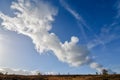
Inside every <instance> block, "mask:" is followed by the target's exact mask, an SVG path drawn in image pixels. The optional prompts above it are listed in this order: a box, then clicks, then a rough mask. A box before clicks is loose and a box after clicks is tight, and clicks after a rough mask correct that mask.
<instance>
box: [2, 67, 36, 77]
mask: <svg viewBox="0 0 120 80" xmlns="http://www.w3.org/2000/svg"><path fill="white" fill-rule="evenodd" d="M0 72H2V73H3V74H17V75H37V74H38V71H37V70H35V71H28V70H22V69H11V68H6V67H4V68H0Z"/></svg>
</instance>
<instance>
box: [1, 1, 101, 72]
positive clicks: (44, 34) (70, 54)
mask: <svg viewBox="0 0 120 80" xmlns="http://www.w3.org/2000/svg"><path fill="white" fill-rule="evenodd" d="M11 9H13V10H14V17H11V16H8V15H5V14H3V13H2V12H0V18H1V19H2V20H3V21H2V23H1V25H2V27H3V28H5V29H7V30H10V31H15V32H17V33H19V34H23V35H26V36H28V37H30V38H31V39H32V41H33V43H34V45H35V48H36V50H37V51H38V52H39V53H40V54H44V53H45V52H48V51H52V52H53V53H54V55H55V56H56V57H57V58H58V60H59V61H62V62H65V63H68V64H69V65H71V66H81V65H83V64H91V65H92V66H94V67H93V68H94V69H97V70H98V68H99V69H100V70H102V67H99V66H97V65H99V64H97V63H94V64H93V62H94V61H93V60H92V58H91V57H90V52H89V50H88V48H87V46H84V45H78V42H79V39H78V38H77V37H75V36H72V37H71V40H70V41H65V42H64V43H62V42H61V41H60V39H59V38H58V37H57V35H56V34H55V33H52V32H50V30H51V29H52V22H53V21H54V16H55V15H57V9H56V8H55V7H53V6H52V5H50V4H48V3H45V2H43V1H39V2H38V1H37V0H36V1H32V2H31V1H29V0H18V1H17V2H13V3H12V5H11ZM68 10H69V11H70V12H71V13H72V14H73V15H74V16H75V18H77V19H79V16H78V15H77V14H76V13H75V12H74V11H72V10H71V9H69V8H68Z"/></svg>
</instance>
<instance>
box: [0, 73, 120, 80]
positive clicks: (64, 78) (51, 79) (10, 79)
mask: <svg viewBox="0 0 120 80" xmlns="http://www.w3.org/2000/svg"><path fill="white" fill-rule="evenodd" d="M0 80H120V74H114V75H27V76H25V75H0Z"/></svg>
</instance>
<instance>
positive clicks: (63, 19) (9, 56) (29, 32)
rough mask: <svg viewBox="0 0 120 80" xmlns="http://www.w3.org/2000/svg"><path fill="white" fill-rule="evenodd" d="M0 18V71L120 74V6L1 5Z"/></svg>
mask: <svg viewBox="0 0 120 80" xmlns="http://www.w3.org/2000/svg"><path fill="white" fill-rule="evenodd" d="M20 1H21V2H20ZM22 1H23V2H22ZM12 2H16V4H17V5H20V3H21V4H23V5H22V6H21V7H23V8H24V9H21V10H19V8H20V7H18V6H16V5H14V4H12ZM27 3H29V4H30V5H29V4H27ZM11 5H12V8H10V6H11ZM15 9H16V10H15ZM0 12H1V13H0V23H1V25H0V68H1V69H0V70H1V71H7V70H8V69H9V70H10V71H8V72H9V73H12V72H11V71H12V70H13V73H15V71H14V69H19V70H27V71H34V70H38V71H40V72H42V73H65V74H67V73H68V72H69V73H71V74H90V73H95V72H96V71H97V70H98V71H99V70H100V69H102V68H106V69H111V70H112V71H113V72H117V73H120V69H119V67H120V62H119V56H120V54H119V53H120V1H119V0H109V1H106V0H91V1H89V0H76V1H74V0H38V1H34V0H31V1H29V0H28V1H26V2H25V1H24V0H18V1H17V0H9V1H8V0H0ZM15 12H18V14H14V13H15ZM19 15H20V16H19ZM18 16H19V17H18ZM5 69H6V70H5ZM18 73H19V71H18Z"/></svg>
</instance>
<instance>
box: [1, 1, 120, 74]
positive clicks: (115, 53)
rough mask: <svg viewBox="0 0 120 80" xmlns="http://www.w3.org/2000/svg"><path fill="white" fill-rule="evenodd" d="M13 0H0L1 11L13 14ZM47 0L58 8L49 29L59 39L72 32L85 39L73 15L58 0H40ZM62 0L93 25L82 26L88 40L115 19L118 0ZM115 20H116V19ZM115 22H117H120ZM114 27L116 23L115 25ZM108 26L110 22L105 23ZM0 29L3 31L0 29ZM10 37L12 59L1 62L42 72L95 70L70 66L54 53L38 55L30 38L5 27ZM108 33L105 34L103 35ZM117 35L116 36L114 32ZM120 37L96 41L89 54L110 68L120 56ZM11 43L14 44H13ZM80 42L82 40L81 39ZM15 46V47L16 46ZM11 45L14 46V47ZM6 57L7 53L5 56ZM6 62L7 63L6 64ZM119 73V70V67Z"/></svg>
mask: <svg viewBox="0 0 120 80" xmlns="http://www.w3.org/2000/svg"><path fill="white" fill-rule="evenodd" d="M12 1H14V0H0V11H2V12H3V13H5V14H8V15H13V14H12V10H10V5H11V2H12ZM43 1H47V2H50V3H51V5H53V6H55V7H56V8H57V9H58V14H57V15H56V16H55V21H54V22H53V28H52V30H51V32H54V33H55V34H56V35H57V36H58V37H59V38H60V40H61V41H62V42H64V41H66V40H68V41H69V40H70V37H71V36H77V37H78V38H79V39H80V41H81V42H82V40H84V38H83V35H82V34H81V32H80V28H79V27H80V26H79V25H78V24H77V21H76V19H75V18H74V17H73V16H72V15H71V14H70V13H69V12H68V11H67V10H66V9H64V7H62V6H61V4H60V3H59V0H43ZM65 2H66V3H67V4H68V5H69V6H70V7H71V8H72V9H73V10H75V11H76V12H77V13H78V14H80V16H82V18H83V19H84V20H85V21H86V23H87V24H88V26H89V27H90V28H91V29H92V31H89V30H88V29H87V28H85V27H84V29H85V33H86V35H87V39H88V40H87V41H91V40H93V39H94V38H95V36H94V35H95V34H96V35H97V36H98V37H100V34H101V29H102V28H103V27H104V26H105V25H111V24H112V23H113V22H114V21H115V16H116V15H117V11H116V8H115V6H114V5H115V3H116V2H117V0H65ZM116 22H118V21H116ZM117 26H120V25H119V24H118V25H117ZM115 27H116V26H115ZM107 28H109V26H108V27H107ZM119 30H120V29H119V27H118V30H114V31H113V30H111V31H110V35H111V34H117V35H119V34H120V33H119ZM1 33H4V31H3V30H1ZM5 34H7V35H8V36H10V37H13V38H12V39H11V40H12V44H11V45H10V46H12V47H13V48H10V49H13V50H11V52H10V53H9V55H10V56H9V57H10V59H11V58H14V57H13V55H14V56H15V57H16V58H14V59H13V60H10V59H6V61H3V63H2V61H0V62H1V63H2V64H1V65H0V66H5V67H13V68H22V69H28V70H34V69H38V70H40V71H42V72H60V73H67V72H70V73H94V72H95V70H92V69H90V68H89V67H88V66H82V67H77V68H75V67H70V66H69V65H68V64H66V63H62V62H60V61H58V59H57V58H56V57H55V56H54V55H53V54H49V53H48V54H49V55H48V54H43V55H39V54H38V53H37V52H36V50H35V49H34V45H33V44H32V41H31V39H29V38H27V37H25V36H23V35H19V34H15V33H14V32H9V31H5ZM106 37H107V36H106ZM116 37H118V36H116ZM119 40H120V39H117V40H113V41H111V42H110V43H107V44H106V45H105V48H103V46H102V45H99V46H97V47H95V48H93V49H92V50H91V53H92V55H94V56H96V58H95V60H96V61H97V62H99V63H101V64H103V65H105V67H108V68H111V66H109V65H112V67H113V66H114V65H115V66H117V64H120V62H118V61H119V60H120V59H119V56H120V54H119V53H120V46H119V45H120V41H119ZM13 44H14V45H13ZM81 44H82V43H81ZM17 47H18V48H17ZM14 48H15V49H16V50H17V51H16V50H15V51H14ZM5 58H7V57H5ZM8 63H9V64H8ZM118 72H119V73H120V70H119V71H118Z"/></svg>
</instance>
